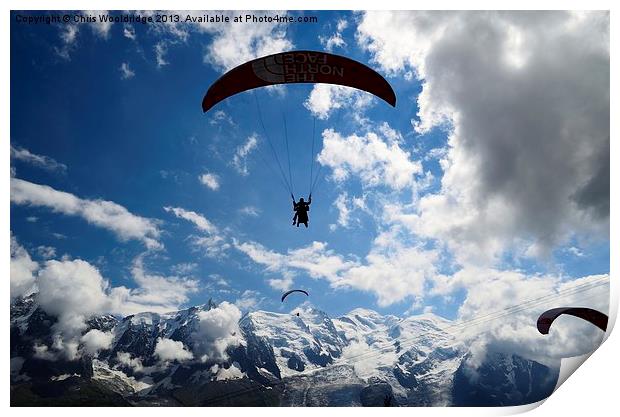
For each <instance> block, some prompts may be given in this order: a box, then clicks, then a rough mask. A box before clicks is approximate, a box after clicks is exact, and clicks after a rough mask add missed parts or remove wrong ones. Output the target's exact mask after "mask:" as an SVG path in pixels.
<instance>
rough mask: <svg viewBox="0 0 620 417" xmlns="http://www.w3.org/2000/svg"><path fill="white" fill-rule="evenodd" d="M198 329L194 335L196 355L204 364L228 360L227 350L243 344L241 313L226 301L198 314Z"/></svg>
mask: <svg viewBox="0 0 620 417" xmlns="http://www.w3.org/2000/svg"><path fill="white" fill-rule="evenodd" d="M198 317H199V319H200V322H199V325H198V329H197V331H196V333H195V334H194V335H193V340H194V353H196V354H197V355H199V357H200V358H201V360H202V361H203V362H207V361H223V360H226V359H228V354H227V353H226V349H228V348H229V347H232V346H237V345H239V344H240V343H241V339H242V338H241V332H240V330H239V319H241V311H240V310H239V308H237V306H235V305H234V304H230V303H228V302H226V301H224V302H223V303H221V304H220V305H218V306H217V307H215V308H212V309H210V310H207V311H201V312H200V313H198Z"/></svg>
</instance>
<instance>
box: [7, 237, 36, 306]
mask: <svg viewBox="0 0 620 417" xmlns="http://www.w3.org/2000/svg"><path fill="white" fill-rule="evenodd" d="M38 269H39V264H37V263H36V262H35V261H33V260H32V258H31V257H30V254H28V251H26V249H24V247H23V246H21V245H20V244H19V243H18V242H17V239H16V238H15V237H14V236H13V235H11V268H10V281H11V299H13V298H16V297H23V296H26V295H28V294H30V293H32V292H33V291H34V290H35V288H36V286H35V275H34V274H35V272H36V271H37V270H38Z"/></svg>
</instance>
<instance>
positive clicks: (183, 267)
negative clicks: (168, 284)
mask: <svg viewBox="0 0 620 417" xmlns="http://www.w3.org/2000/svg"><path fill="white" fill-rule="evenodd" d="M196 269H198V264H197V263H195V262H182V263H179V264H176V265H173V266H172V267H171V268H170V270H171V271H172V272H173V273H175V274H179V275H188V274H191V273H193V272H194V271H196Z"/></svg>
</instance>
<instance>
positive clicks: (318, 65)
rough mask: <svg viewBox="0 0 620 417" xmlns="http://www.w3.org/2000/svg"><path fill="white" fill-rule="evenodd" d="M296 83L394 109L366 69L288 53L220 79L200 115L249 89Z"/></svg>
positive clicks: (385, 88) (379, 80) (323, 56)
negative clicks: (342, 91) (367, 96)
mask: <svg viewBox="0 0 620 417" xmlns="http://www.w3.org/2000/svg"><path fill="white" fill-rule="evenodd" d="M299 83H326V84H336V85H343V86H347V87H353V88H357V89H359V90H364V91H367V92H369V93H371V94H374V95H375V96H377V97H379V98H381V99H383V100H384V101H386V102H387V103H389V104H391V105H392V106H393V107H395V106H396V94H394V90H393V89H392V87H391V86H390V84H389V83H388V82H387V80H386V79H385V78H383V77H382V76H381V75H379V73H377V72H376V71H375V70H373V69H371V68H369V67H367V66H366V65H364V64H362V63H360V62H357V61H354V60H352V59H349V58H346V57H343V56H340V55H333V54H328V53H326V52H319V51H289V52H281V53H278V54H273V55H268V56H264V57H262V58H257V59H255V60H252V61H248V62H246V63H244V64H241V65H239V66H238V67H235V68H233V69H231V70H230V71H228V72H227V73H226V74H224V75H222V77H220V78H219V79H218V80H217V81H216V82H215V83H213V85H211V87H210V88H209V91H207V94H206V95H205V96H204V98H203V99H202V111H203V112H207V111H209V109H210V108H211V107H213V106H215V105H216V104H217V103H219V102H220V101H222V100H224V99H225V98H227V97H230V96H232V95H234V94H237V93H241V92H243V91H247V90H251V89H253V88H258V87H265V86H268V85H276V84H299Z"/></svg>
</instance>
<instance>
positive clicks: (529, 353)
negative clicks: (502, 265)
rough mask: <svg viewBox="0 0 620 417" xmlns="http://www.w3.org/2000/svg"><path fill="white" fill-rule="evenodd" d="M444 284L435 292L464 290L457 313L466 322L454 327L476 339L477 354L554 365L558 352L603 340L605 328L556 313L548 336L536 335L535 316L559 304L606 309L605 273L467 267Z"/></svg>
mask: <svg viewBox="0 0 620 417" xmlns="http://www.w3.org/2000/svg"><path fill="white" fill-rule="evenodd" d="M443 284H444V285H445V286H438V288H437V291H440V292H444V293H451V292H454V291H458V290H459V289H466V291H467V295H466V298H465V301H464V302H463V304H462V305H461V307H460V308H459V313H458V314H459V319H460V320H461V321H463V322H466V323H470V324H469V325H467V326H466V327H464V329H463V330H462V331H461V332H459V337H461V338H462V339H464V340H469V341H470V343H472V344H476V345H477V349H478V354H479V356H481V357H484V355H485V354H486V352H487V351H489V350H493V351H502V352H506V353H516V354H518V355H521V356H523V357H526V358H529V359H533V360H537V361H539V362H541V363H546V364H553V363H554V362H557V360H558V359H559V358H562V357H569V356H577V355H582V354H585V353H587V352H590V351H592V350H594V349H596V347H598V345H599V344H600V343H601V342H602V339H603V335H604V333H603V332H601V331H600V330H599V329H598V328H596V327H595V326H592V325H591V324H590V323H587V322H585V321H582V320H578V319H574V318H559V319H558V320H557V321H556V322H555V323H554V324H553V326H552V329H551V332H550V333H549V335H541V334H540V333H538V330H537V329H536V320H537V318H538V316H539V315H540V314H541V313H542V312H544V311H546V310H548V309H550V308H555V307H564V306H584V307H590V308H594V309H596V310H599V311H601V312H605V313H606V312H607V311H608V310H609V276H608V275H597V276H586V277H582V278H579V279H571V280H569V281H566V280H562V279H560V278H558V277H556V276H553V275H534V276H528V275H526V274H523V273H522V272H520V271H499V270H494V269H483V268H468V269H463V270H461V271H459V272H457V273H456V274H454V275H453V276H451V277H448V278H446V280H445V281H444V282H443ZM497 312H499V313H497ZM471 320H474V321H473V322H472V321H471ZM474 324H475V325H474Z"/></svg>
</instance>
